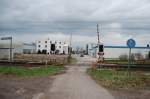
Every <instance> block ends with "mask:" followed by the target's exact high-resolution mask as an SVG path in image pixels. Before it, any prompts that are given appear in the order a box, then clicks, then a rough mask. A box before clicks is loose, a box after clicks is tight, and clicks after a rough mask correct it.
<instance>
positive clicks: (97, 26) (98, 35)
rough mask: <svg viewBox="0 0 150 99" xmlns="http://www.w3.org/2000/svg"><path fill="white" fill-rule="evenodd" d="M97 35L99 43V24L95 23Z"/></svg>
mask: <svg viewBox="0 0 150 99" xmlns="http://www.w3.org/2000/svg"><path fill="white" fill-rule="evenodd" d="M97 37H98V44H99V43H100V40H99V25H98V24H97Z"/></svg>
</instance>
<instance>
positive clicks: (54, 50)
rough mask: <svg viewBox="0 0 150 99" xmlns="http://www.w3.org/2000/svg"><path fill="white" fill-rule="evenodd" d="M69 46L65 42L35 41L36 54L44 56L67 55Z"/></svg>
mask: <svg viewBox="0 0 150 99" xmlns="http://www.w3.org/2000/svg"><path fill="white" fill-rule="evenodd" d="M68 48H69V45H68V43H67V42H65V41H58V40H57V41H55V40H50V39H42V40H38V41H36V52H37V53H44V54H68Z"/></svg>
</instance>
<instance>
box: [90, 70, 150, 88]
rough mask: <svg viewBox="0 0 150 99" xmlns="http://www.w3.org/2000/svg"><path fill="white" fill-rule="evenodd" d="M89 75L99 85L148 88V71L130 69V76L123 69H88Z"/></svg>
mask: <svg viewBox="0 0 150 99" xmlns="http://www.w3.org/2000/svg"><path fill="white" fill-rule="evenodd" d="M87 73H88V74H89V75H91V77H92V78H93V79H95V80H96V81H97V82H98V83H99V84H100V85H102V86H104V87H106V88H111V89H150V76H149V72H147V73H145V72H143V71H132V72H131V74H130V76H129V75H128V73H127V71H125V70H120V71H116V70H111V69H109V70H108V69H107V70H105V69H103V70H98V69H88V70H87Z"/></svg>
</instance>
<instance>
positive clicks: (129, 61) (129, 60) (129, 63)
mask: <svg viewBox="0 0 150 99" xmlns="http://www.w3.org/2000/svg"><path fill="white" fill-rule="evenodd" d="M130 65H131V48H130V49H129V59H128V74H129V75H130Z"/></svg>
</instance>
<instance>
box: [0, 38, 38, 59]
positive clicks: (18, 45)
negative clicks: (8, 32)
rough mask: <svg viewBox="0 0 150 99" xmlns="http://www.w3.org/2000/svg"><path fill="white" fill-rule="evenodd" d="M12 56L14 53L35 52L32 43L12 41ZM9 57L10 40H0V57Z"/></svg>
mask: <svg viewBox="0 0 150 99" xmlns="http://www.w3.org/2000/svg"><path fill="white" fill-rule="evenodd" d="M12 48H13V49H12V56H14V54H31V53H36V46H35V44H34V43H22V42H16V41H13V43H12ZM9 57H10V42H8V41H2V40H0V59H8V58H9Z"/></svg>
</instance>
